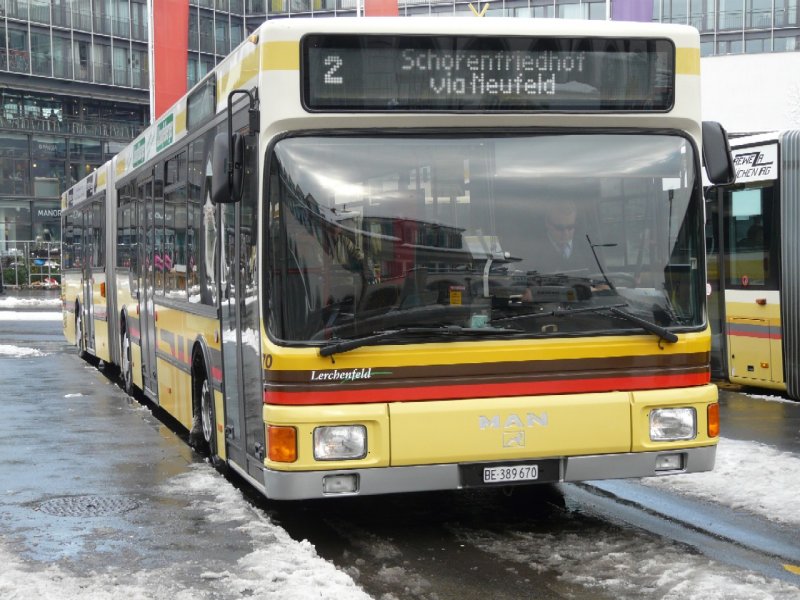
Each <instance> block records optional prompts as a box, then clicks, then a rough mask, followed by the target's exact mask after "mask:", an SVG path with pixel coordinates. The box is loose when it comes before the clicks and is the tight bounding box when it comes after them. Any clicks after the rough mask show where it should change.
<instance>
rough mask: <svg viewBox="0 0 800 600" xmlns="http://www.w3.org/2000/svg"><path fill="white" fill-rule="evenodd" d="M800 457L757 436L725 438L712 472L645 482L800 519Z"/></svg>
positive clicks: (781, 518) (761, 512) (736, 506)
mask: <svg viewBox="0 0 800 600" xmlns="http://www.w3.org/2000/svg"><path fill="white" fill-rule="evenodd" d="M798 481H800V458H798V457H797V456H795V455H793V454H790V453H788V452H781V451H780V450H776V449H775V448H772V447H771V446H766V445H764V444H759V443H757V442H744V441H740V440H729V439H725V438H721V439H720V441H719V447H718V449H717V462H716V465H715V466H714V470H713V471H711V472H710V473H690V474H687V475H674V476H670V477H648V478H645V479H642V483H643V484H645V485H648V486H652V487H656V488H661V489H667V490H671V491H674V492H678V493H681V494H686V495H688V496H693V497H695V498H702V499H703V500H708V501H711V502H716V503H718V504H723V505H725V506H729V507H731V508H734V509H742V510H747V511H750V512H752V513H755V514H758V515H762V516H764V517H767V518H768V519H771V520H773V521H778V522H781V523H787V524H798V525H800V494H798V493H797V485H798V484H797V482H798Z"/></svg>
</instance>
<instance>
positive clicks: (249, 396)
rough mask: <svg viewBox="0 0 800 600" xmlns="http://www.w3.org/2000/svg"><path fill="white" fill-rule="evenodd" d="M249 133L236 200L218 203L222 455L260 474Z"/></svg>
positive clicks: (254, 180)
mask: <svg viewBox="0 0 800 600" xmlns="http://www.w3.org/2000/svg"><path fill="white" fill-rule="evenodd" d="M256 139H257V138H256V137H255V136H248V138H247V140H248V141H247V143H246V157H247V168H246V169H245V173H246V175H245V177H246V180H245V185H244V193H243V195H242V200H241V201H240V202H236V203H234V204H225V205H223V206H222V211H221V213H222V224H221V227H220V232H221V235H222V243H221V244H220V246H221V252H222V254H221V257H220V261H219V266H220V271H221V273H220V277H219V281H220V286H221V290H220V292H221V293H220V310H221V315H222V322H221V327H222V363H223V365H222V366H223V385H224V389H225V424H226V438H227V443H228V449H227V450H228V456H229V458H231V459H232V460H233V461H234V462H236V463H238V464H239V465H242V466H245V465H246V469H247V471H248V474H250V475H251V476H254V477H259V476H260V475H261V470H262V468H263V460H264V447H265V435H264V417H263V413H262V410H263V387H262V374H261V361H260V355H261V342H260V316H259V309H258V275H257V269H256V265H257V257H258V251H257V239H258V235H257V232H258V228H257V225H258V223H257V219H258V211H257V206H258V171H257V166H256V165H257V164H258V163H257V152H258V147H257V144H256Z"/></svg>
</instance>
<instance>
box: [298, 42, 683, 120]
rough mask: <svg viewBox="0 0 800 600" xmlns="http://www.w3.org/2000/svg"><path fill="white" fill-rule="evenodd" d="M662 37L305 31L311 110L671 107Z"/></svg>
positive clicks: (669, 51) (669, 54) (669, 64)
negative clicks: (434, 34) (309, 34)
mask: <svg viewBox="0 0 800 600" xmlns="http://www.w3.org/2000/svg"><path fill="white" fill-rule="evenodd" d="M674 54H675V50H674V46H673V45H672V43H671V42H669V41H667V40H652V39H650V40H641V39H630V38H628V39H607V38H606V39H600V38H519V37H509V38H492V37H462V36H436V37H422V36H419V37H417V36H383V35H381V36H378V35H372V36H354V35H311V36H307V37H306V38H304V40H303V81H304V84H303V100H304V103H305V106H306V107H307V108H308V109H310V110H328V111H332V110H345V111H396V110H411V111H453V110H475V111H599V112H605V111H647V112H660V111H667V110H669V109H670V108H672V104H673V101H674V93H675V91H674V85H675V84H674V82H675V67H674V65H675V60H674Z"/></svg>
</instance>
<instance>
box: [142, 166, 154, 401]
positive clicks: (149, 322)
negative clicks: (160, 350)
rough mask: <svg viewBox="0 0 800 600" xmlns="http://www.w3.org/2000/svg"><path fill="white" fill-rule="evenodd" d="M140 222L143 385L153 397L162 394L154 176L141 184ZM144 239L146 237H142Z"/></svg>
mask: <svg viewBox="0 0 800 600" xmlns="http://www.w3.org/2000/svg"><path fill="white" fill-rule="evenodd" d="M138 195H139V210H140V211H141V212H140V213H139V223H140V227H142V228H143V231H142V233H143V234H144V235H143V239H144V243H142V244H139V252H140V254H139V273H140V282H139V319H140V322H139V323H140V328H141V344H142V385H143V387H144V390H145V392H147V393H148V394H149V395H150V396H151V397H152V398H153V399H156V398H158V385H157V384H158V381H157V378H156V343H157V340H156V323H155V306H154V304H153V297H154V295H155V285H156V281H155V222H156V219H155V200H154V198H153V180H152V178H151V179H147V180H145V181H144V182H142V183H140V184H139V194H138ZM140 239H142V238H140Z"/></svg>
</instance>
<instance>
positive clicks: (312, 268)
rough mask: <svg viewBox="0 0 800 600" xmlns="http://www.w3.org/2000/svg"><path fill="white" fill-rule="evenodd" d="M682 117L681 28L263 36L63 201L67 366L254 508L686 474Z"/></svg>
mask: <svg viewBox="0 0 800 600" xmlns="http://www.w3.org/2000/svg"><path fill="white" fill-rule="evenodd" d="M699 94H700V49H699V37H698V33H697V31H696V30H694V29H692V28H689V27H682V26H659V25H653V24H633V23H598V22H582V21H570V20H556V19H552V20H529V19H420V18H414V19H402V18H388V19H381V18H370V19H346V18H340V19H318V20H305V19H291V20H280V21H269V22H267V23H265V24H263V25H262V26H261V27H260V28H259V29H258V30H257V31H256V32H255V33H254V34H253V35H251V36H250V37H249V38H248V39H247V40H246V41H245V42H244V43H243V44H242V45H240V46H239V47H238V48H237V49H236V50H235V51H234V52H233V53H232V54H231V55H230V56H229V57H227V58H226V59H225V60H224V61H223V62H222V63H221V64H219V65H218V66H217V67H216V68H215V69H214V70H213V72H211V73H209V74H208V75H207V76H206V77H205V78H204V79H203V80H202V81H201V82H199V83H198V84H197V85H196V86H195V87H194V88H193V89H192V90H190V91H189V93H188V94H186V96H185V97H184V98H182V99H181V100H180V101H178V102H177V103H176V104H175V105H174V106H173V107H171V109H170V110H168V111H167V112H166V113H165V114H164V115H162V116H161V117H160V118H159V119H158V120H157V121H156V122H155V123H153V125H152V126H151V127H149V128H148V129H147V130H146V131H145V132H144V133H143V134H142V135H141V136H139V137H138V138H137V139H135V140H134V141H133V142H132V143H131V144H130V145H129V146H128V147H127V148H126V149H125V150H124V151H123V152H121V153H120V154H119V155H118V156H116V157H115V158H114V159H113V160H112V161H111V162H110V163H108V164H107V165H105V166H104V167H103V168H102V169H101V170H99V171H98V172H97V173H96V174H94V175H93V176H92V177H91V178H90V180H89V181H86V182H81V183H79V184H78V185H77V186H75V187H74V188H73V189H71V190H69V191H68V192H67V193H66V194H65V195H64V200H63V204H64V208H63V219H64V248H65V250H64V252H65V256H66V257H67V259H66V260H65V261H64V262H65V270H64V283H63V302H64V331H65V335H66V338H67V339H68V340H69V341H71V342H74V343H75V344H76V345H77V347H78V348H79V350H80V351H81V352H82V353H84V354H87V355H89V356H94V357H96V358H98V359H101V360H102V361H104V362H108V363H110V364H112V365H116V366H118V367H119V369H120V373H121V379H122V381H123V383H124V387H125V388H126V389H127V390H130V391H133V390H134V389H137V390H140V391H141V392H142V393H143V394H144V396H146V397H147V398H148V399H149V400H150V401H152V402H153V403H156V404H157V405H158V406H160V407H161V408H163V409H164V410H165V411H167V412H168V413H169V414H170V415H172V416H173V417H174V418H175V419H177V421H178V422H180V423H181V424H182V426H183V427H185V428H186V429H187V430H188V431H189V432H190V434H191V439H192V440H193V441H194V444H195V445H196V446H197V447H198V448H199V449H203V451H205V452H207V453H208V455H209V456H210V458H211V460H212V461H213V462H215V463H216V464H219V465H221V466H227V467H230V468H231V469H233V470H235V471H236V472H238V473H239V474H240V475H242V476H243V477H245V478H246V479H247V480H248V481H249V482H250V483H252V485H254V486H255V487H257V488H258V489H259V490H261V491H262V492H263V493H264V494H265V495H266V496H267V497H270V498H276V499H301V498H320V497H330V496H346V495H360V494H383V493H395V492H413V491H424V490H440V489H457V488H467V487H479V486H506V485H523V484H531V483H537V482H558V481H577V480H585V479H603V478H621V477H644V476H654V475H668V474H674V473H688V472H697V471H706V470H709V469H711V468H713V465H714V460H715V449H716V443H717V435H718V427H719V421H718V404H717V389H716V387H715V386H714V385H712V384H711V383H710V375H709V373H710V367H709V353H710V340H711V335H710V332H709V326H708V321H707V318H706V270H705V254H704V244H703V240H704V236H703V231H704V229H703V227H704V222H703V217H704V212H703V211H704V203H703V193H702V192H703V185H702V177H701V157H704V161H703V162H704V163H705V166H706V170H707V171H708V172H709V175H710V177H711V180H712V182H713V183H726V182H727V181H728V177H729V171H730V156H729V154H728V151H727V150H728V149H727V142H726V138H725V135H724V131H722V130H721V128H719V127H718V126H715V124H703V123H701V120H700V97H699ZM100 224H105V226H104V227H102V226H100ZM556 250H558V252H556ZM560 260H563V261H564V262H561V263H559V262H558V261H560Z"/></svg>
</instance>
